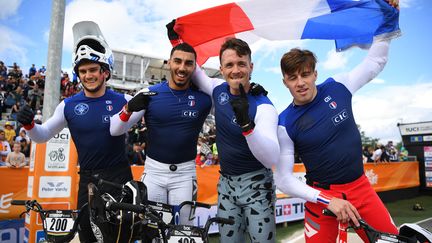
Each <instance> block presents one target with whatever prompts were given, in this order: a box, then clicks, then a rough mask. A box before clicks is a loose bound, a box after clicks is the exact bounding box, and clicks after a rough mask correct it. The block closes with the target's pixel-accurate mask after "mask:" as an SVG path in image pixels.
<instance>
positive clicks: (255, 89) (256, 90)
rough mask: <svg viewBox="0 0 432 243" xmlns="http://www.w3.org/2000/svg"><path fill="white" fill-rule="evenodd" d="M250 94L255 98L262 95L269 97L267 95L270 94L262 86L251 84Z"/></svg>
mask: <svg viewBox="0 0 432 243" xmlns="http://www.w3.org/2000/svg"><path fill="white" fill-rule="evenodd" d="M249 93H250V94H251V95H253V96H258V95H260V94H263V95H264V96H267V94H268V92H267V90H265V89H264V87H263V86H261V85H260V84H256V83H251V87H250V90H249Z"/></svg>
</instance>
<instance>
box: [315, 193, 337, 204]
mask: <svg viewBox="0 0 432 243" xmlns="http://www.w3.org/2000/svg"><path fill="white" fill-rule="evenodd" d="M332 198H333V196H331V195H329V194H327V193H325V192H323V191H321V192H320V194H319V195H318V198H317V203H321V204H323V205H325V206H327V205H329V204H330V200H332Z"/></svg>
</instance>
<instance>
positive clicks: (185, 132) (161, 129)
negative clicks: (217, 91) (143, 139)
mask: <svg viewBox="0 0 432 243" xmlns="http://www.w3.org/2000/svg"><path fill="white" fill-rule="evenodd" d="M149 89H150V91H155V92H157V93H158V94H157V95H155V96H152V97H151V100H150V103H149V106H148V108H147V110H146V111H145V115H144V117H145V121H146V124H147V128H148V136H147V138H148V142H147V145H146V151H147V155H148V156H149V157H150V158H152V159H154V160H157V161H159V162H161V163H167V164H178V163H182V162H185V161H190V160H194V159H195V157H196V153H197V150H196V146H197V141H198V135H199V132H200V130H201V128H202V125H203V123H204V121H205V119H206V118H207V115H208V114H209V112H210V109H211V106H212V102H211V99H210V97H209V96H208V95H206V94H204V93H203V92H201V91H199V90H197V89H196V88H188V89H186V90H173V89H170V88H169V86H168V82H163V83H160V84H156V85H153V86H151V87H150V88H149Z"/></svg>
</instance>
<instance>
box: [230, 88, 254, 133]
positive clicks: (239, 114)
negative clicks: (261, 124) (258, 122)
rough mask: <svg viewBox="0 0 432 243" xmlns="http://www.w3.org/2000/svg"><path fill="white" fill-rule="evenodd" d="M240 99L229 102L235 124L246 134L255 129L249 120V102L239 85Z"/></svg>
mask: <svg viewBox="0 0 432 243" xmlns="http://www.w3.org/2000/svg"><path fill="white" fill-rule="evenodd" d="M239 89H240V98H237V99H232V100H230V104H231V107H232V108H233V111H234V114H235V117H236V120H237V124H238V125H239V126H240V127H241V128H242V131H243V132H248V131H250V130H251V129H253V128H254V127H255V124H254V123H253V122H252V121H251V120H250V118H249V101H248V99H247V96H246V92H245V90H244V88H243V85H242V84H239Z"/></svg>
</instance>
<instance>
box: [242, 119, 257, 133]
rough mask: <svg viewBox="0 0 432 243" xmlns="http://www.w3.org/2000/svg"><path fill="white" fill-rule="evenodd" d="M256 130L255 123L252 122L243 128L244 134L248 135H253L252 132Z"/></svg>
mask: <svg viewBox="0 0 432 243" xmlns="http://www.w3.org/2000/svg"><path fill="white" fill-rule="evenodd" d="M254 128H255V123H254V122H252V121H251V122H249V123H248V124H246V125H244V126H241V129H242V132H243V133H247V134H249V133H251V130H253V129H254Z"/></svg>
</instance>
